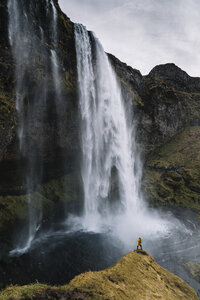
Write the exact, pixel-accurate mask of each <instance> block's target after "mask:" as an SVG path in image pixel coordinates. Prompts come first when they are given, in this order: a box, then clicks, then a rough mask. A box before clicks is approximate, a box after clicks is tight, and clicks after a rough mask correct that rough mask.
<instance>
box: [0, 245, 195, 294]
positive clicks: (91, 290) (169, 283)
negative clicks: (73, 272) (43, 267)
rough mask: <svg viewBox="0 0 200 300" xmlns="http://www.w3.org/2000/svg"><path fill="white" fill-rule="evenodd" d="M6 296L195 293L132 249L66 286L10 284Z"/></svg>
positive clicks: (182, 282) (143, 253)
mask: <svg viewBox="0 0 200 300" xmlns="http://www.w3.org/2000/svg"><path fill="white" fill-rule="evenodd" d="M0 299H1V300H6V299H10V300H11V299H13V300H14V299H15V300H19V299H38V300H39V299H137V300H143V299H151V300H154V299H166V300H167V299H170V300H179V299H180V300H184V299H185V300H186V299H187V300H188V299H190V300H196V299H198V297H197V294H196V292H195V291H194V290H193V289H192V288H191V287H189V286H188V285H187V284H186V283H185V282H184V281H183V280H182V279H180V278H179V277H177V276H175V275H174V274H172V273H170V272H168V271H167V270H165V269H164V268H162V267H161V266H160V265H158V264H157V263H156V262H155V260H154V259H153V257H152V256H151V255H149V254H148V253H147V252H145V251H138V252H137V251H134V252H130V253H128V254H127V255H126V256H124V257H123V258H122V259H120V260H119V261H118V262H117V263H116V264H115V265H114V266H112V267H110V268H108V269H106V270H104V271H99V272H87V273H84V274H81V275H79V276H77V277H75V278H74V279H73V280H72V281H71V282H70V283H69V284H68V285H65V286H62V287H48V286H46V285H40V284H36V285H29V286H23V287H18V286H14V287H9V288H7V289H5V290H4V291H3V292H2V293H1V295H0Z"/></svg>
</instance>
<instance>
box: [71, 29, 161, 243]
mask: <svg viewBox="0 0 200 300" xmlns="http://www.w3.org/2000/svg"><path fill="white" fill-rule="evenodd" d="M75 41H76V55H77V71H78V84H79V106H80V116H81V117H80V118H81V121H80V128H81V129H80V131H81V146H82V167H81V174H82V181H83V188H84V212H83V215H82V217H81V218H75V219H76V221H77V222H79V223H80V225H81V226H82V227H83V228H84V229H85V230H89V231H90V230H91V231H99V230H102V228H108V229H109V228H110V230H111V231H113V232H115V234H116V235H118V236H121V238H122V239H126V237H127V236H128V235H129V237H130V239H131V238H132V237H133V235H132V233H133V234H140V233H141V234H144V232H146V233H147V232H153V231H154V232H155V231H157V230H163V229H164V228H165V225H166V224H163V222H158V218H155V215H150V214H149V213H148V212H147V210H146V209H145V203H144V201H143V198H142V196H141V193H140V175H141V169H140V168H141V167H140V163H138V160H139V156H138V153H137V152H136V149H137V147H135V135H134V132H135V128H134V126H133V122H132V121H131V118H130V116H128V113H127V111H128V110H127V109H125V106H128V103H125V102H124V99H123V97H122V94H121V90H120V86H119V84H118V82H117V78H116V75H115V73H114V71H113V69H112V66H111V64H110V62H109V59H108V56H107V55H106V53H105V52H104V50H103V48H102V46H101V44H100V43H99V41H98V40H97V39H96V37H95V36H94V35H93V34H92V33H88V32H87V30H86V28H85V27H84V26H82V25H80V24H76V25H75ZM113 181H114V189H117V193H114V197H111V189H112V185H113ZM144 220H145V224H144ZM71 221H72V220H71ZM73 221H74V220H73ZM142 222H143V225H142Z"/></svg>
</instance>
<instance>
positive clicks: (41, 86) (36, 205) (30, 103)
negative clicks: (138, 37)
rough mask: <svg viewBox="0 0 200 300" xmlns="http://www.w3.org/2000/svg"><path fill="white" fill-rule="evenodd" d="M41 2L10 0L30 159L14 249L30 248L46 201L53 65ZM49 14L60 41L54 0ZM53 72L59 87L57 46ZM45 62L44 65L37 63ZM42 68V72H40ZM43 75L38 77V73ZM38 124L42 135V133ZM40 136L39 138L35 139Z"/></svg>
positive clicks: (22, 132) (22, 138) (22, 142)
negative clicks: (23, 220) (22, 225)
mask: <svg viewBox="0 0 200 300" xmlns="http://www.w3.org/2000/svg"><path fill="white" fill-rule="evenodd" d="M38 5H40V4H39V3H34V2H32V1H31V2H27V1H23V0H19V1H15V0H8V12H9V39H10V45H11V49H12V53H13V58H14V60H15V64H16V69H15V78H16V84H15V93H16V110H17V115H18V140H19V147H20V153H21V155H22V156H23V158H24V160H25V161H26V165H27V167H26V173H25V176H24V185H25V191H26V195H27V203H28V211H29V221H28V226H27V228H26V229H25V230H24V231H23V233H22V234H21V235H22V237H21V238H20V239H19V240H18V241H17V246H16V249H15V250H14V251H13V253H15V252H19V253H23V252H24V251H26V250H27V249H29V247H30V245H31V242H32V241H33V239H34V237H35V235H36V232H37V230H38V229H39V227H40V222H41V219H42V203H41V200H40V197H39V196H38V194H36V192H37V190H38V189H39V188H40V184H41V182H42V174H43V163H42V155H43V152H44V147H45V145H44V138H43V134H42V131H43V126H44V120H43V119H44V115H45V113H46V105H47V84H48V80H47V70H48V69H49V60H48V53H47V51H46V49H45V47H44V44H45V43H46V42H47V40H46V38H45V35H44V28H43V24H39V23H38V24H37V23H36V22H35V20H36V18H37V6H38ZM41 5H44V6H45V13H46V15H45V17H46V18H47V19H50V20H51V22H52V24H51V28H52V36H51V37H48V38H49V39H51V40H52V41H53V42H52V43H54V42H55V43H57V19H56V8H55V7H54V3H53V1H50V2H49V1H48V0H46V1H44V3H43V4H41ZM51 54H52V59H51V64H52V65H53V66H52V73H53V78H54V82H55V87H57V81H56V80H58V71H57V67H55V65H56V63H55V65H54V60H55V55H54V50H52V51H51ZM38 62H41V64H40V65H37V64H38ZM39 69H40V70H41V73H39V74H38V75H37V74H36V72H37V71H38V70H39ZM41 74H43V75H42V76H43V77H42V80H41V82H40V80H38V78H37V76H41ZM38 128H39V129H40V132H41V135H39V136H38ZM35 137H37V139H35Z"/></svg>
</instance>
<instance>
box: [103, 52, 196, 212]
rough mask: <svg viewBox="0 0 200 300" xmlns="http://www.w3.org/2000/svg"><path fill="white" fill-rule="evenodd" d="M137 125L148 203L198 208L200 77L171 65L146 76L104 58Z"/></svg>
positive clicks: (144, 188)
mask: <svg viewBox="0 0 200 300" xmlns="http://www.w3.org/2000/svg"><path fill="white" fill-rule="evenodd" d="M109 57H110V59H111V61H112V63H113V65H114V68H115V70H116V72H117V74H118V78H119V80H120V82H121V85H122V91H123V93H124V96H125V99H126V100H127V101H132V104H133V105H132V107H133V112H134V114H133V115H134V120H135V119H136V121H137V124H138V125H137V132H136V139H137V143H138V149H139V150H140V151H141V153H143V160H144V177H143V191H144V195H145V197H146V198H147V199H148V201H149V202H150V203H151V204H152V205H156V206H157V205H170V206H174V205H175V206H182V207H188V208H192V209H195V210H197V211H199V210H200V205H199V204H200V190H199V167H200V164H199V149H200V148H199V146H200V145H199V142H198V141H199V132H200V127H199V124H200V78H193V77H190V76H189V75H188V74H187V73H186V72H184V71H183V70H181V69H180V68H178V67H177V66H176V65H174V64H165V65H160V66H156V67H155V68H154V69H153V70H152V71H151V72H150V73H149V74H148V75H147V76H142V75H141V74H140V72H139V71H138V70H134V69H132V68H130V67H128V66H127V65H126V64H124V63H122V62H120V61H119V60H118V59H116V58H115V57H113V56H111V55H110V56H109Z"/></svg>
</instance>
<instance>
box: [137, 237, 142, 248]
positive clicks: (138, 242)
mask: <svg viewBox="0 0 200 300" xmlns="http://www.w3.org/2000/svg"><path fill="white" fill-rule="evenodd" d="M141 243H142V239H141V238H140V237H139V238H138V239H137V246H141Z"/></svg>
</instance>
